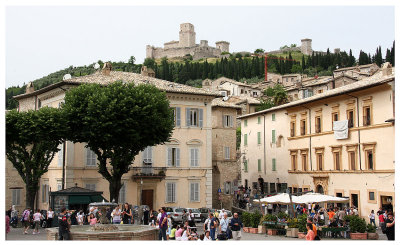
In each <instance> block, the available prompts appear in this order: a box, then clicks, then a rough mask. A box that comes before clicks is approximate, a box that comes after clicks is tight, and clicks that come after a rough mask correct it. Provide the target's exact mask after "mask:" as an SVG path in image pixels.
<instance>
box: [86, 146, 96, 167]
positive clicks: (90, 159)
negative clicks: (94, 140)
mask: <svg viewBox="0 0 400 245" xmlns="http://www.w3.org/2000/svg"><path fill="white" fill-rule="evenodd" d="M86 166H96V154H95V153H94V152H93V151H92V150H91V149H90V148H89V147H87V148H86Z"/></svg>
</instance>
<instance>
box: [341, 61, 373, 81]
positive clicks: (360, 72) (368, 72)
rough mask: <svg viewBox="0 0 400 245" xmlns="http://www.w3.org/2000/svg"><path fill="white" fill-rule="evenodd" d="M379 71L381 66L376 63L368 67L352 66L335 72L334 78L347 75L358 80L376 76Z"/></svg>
mask: <svg viewBox="0 0 400 245" xmlns="http://www.w3.org/2000/svg"><path fill="white" fill-rule="evenodd" d="M378 70H379V66H378V65H377V64H375V63H372V64H368V65H360V66H352V67H345V68H340V69H337V70H334V71H333V76H334V77H339V76H344V75H347V76H349V77H354V78H356V79H358V80H360V79H362V78H365V77H369V76H372V75H374V74H375V72H377V71H378Z"/></svg>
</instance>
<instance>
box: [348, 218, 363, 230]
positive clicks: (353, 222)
mask: <svg viewBox="0 0 400 245" xmlns="http://www.w3.org/2000/svg"><path fill="white" fill-rule="evenodd" d="M349 216H351V215H349ZM349 226H350V232H352V233H365V231H366V230H367V223H366V222H365V220H364V219H363V218H360V217H358V216H353V217H351V218H350V223H349Z"/></svg>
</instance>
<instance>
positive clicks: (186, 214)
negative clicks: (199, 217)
mask: <svg viewBox="0 0 400 245" xmlns="http://www.w3.org/2000/svg"><path fill="white" fill-rule="evenodd" d="M186 221H188V213H187V212H186V209H183V214H182V224H185V222H186Z"/></svg>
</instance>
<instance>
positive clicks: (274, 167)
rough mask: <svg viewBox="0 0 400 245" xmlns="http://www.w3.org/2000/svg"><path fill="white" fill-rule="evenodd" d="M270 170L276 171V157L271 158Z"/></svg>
mask: <svg viewBox="0 0 400 245" xmlns="http://www.w3.org/2000/svg"><path fill="white" fill-rule="evenodd" d="M272 171H276V159H275V158H272Z"/></svg>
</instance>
